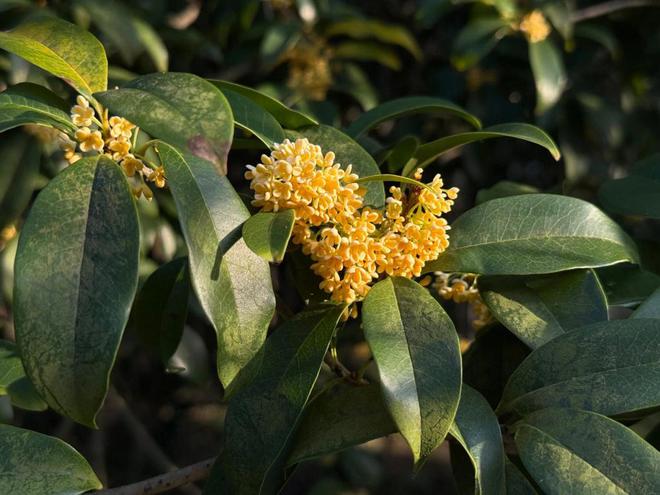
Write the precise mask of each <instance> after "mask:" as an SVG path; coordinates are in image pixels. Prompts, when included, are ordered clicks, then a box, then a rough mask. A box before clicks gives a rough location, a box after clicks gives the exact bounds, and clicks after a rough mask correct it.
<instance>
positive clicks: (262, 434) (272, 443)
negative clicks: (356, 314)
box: [204, 306, 344, 495]
mask: <svg viewBox="0 0 660 495" xmlns="http://www.w3.org/2000/svg"><path fill="white" fill-rule="evenodd" d="M343 311H344V306H322V307H319V308H317V309H308V310H305V311H303V312H302V313H300V314H298V315H297V316H296V317H294V318H293V319H291V320H289V321H287V322H286V323H284V324H283V325H282V326H281V327H279V328H278V329H277V330H275V332H274V333H273V335H272V336H271V337H270V338H269V339H268V340H267V341H266V344H265V346H264V350H263V352H262V353H260V355H259V356H258V357H257V362H254V363H251V364H250V366H251V367H253V368H255V370H254V373H253V376H254V378H253V380H252V382H251V383H250V384H249V385H248V386H246V387H244V388H242V389H241V390H240V391H239V392H238V393H237V394H236V395H235V396H234V397H233V398H232V400H231V401H230V403H229V409H228V411H227V419H226V421H225V431H226V433H225V434H226V437H225V438H226V440H225V448H224V451H223V453H222V454H221V456H220V458H219V459H218V461H217V462H216V465H215V466H214V468H213V471H212V473H211V477H210V479H209V482H208V483H207V485H206V487H205V490H204V493H206V494H209V495H213V494H216V493H225V492H226V493H231V494H232V495H242V494H245V495H248V494H249V495H255V494H264V495H266V494H275V493H277V492H278V490H279V488H280V487H281V486H282V485H283V483H284V469H285V465H286V459H287V456H288V453H289V449H290V448H291V446H292V441H293V435H294V433H295V431H296V429H297V427H298V425H299V423H300V420H301V417H302V414H303V408H304V407H305V404H306V403H307V401H308V400H309V396H310V393H311V391H312V388H313V387H314V383H315V382H316V379H317V377H318V374H319V370H320V368H321V363H322V362H323V357H324V356H325V353H326V352H327V349H328V346H329V344H330V339H331V338H332V335H333V334H334V331H335V326H336V325H337V321H338V320H339V318H340V316H341V314H342V312H343Z"/></svg>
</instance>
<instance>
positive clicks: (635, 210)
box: [598, 155, 660, 219]
mask: <svg viewBox="0 0 660 495" xmlns="http://www.w3.org/2000/svg"><path fill="white" fill-rule="evenodd" d="M598 197H599V199H600V202H601V203H602V205H603V208H605V210H607V211H611V212H613V213H619V214H622V215H639V216H643V217H649V218H656V219H658V218H660V155H653V156H651V157H649V158H647V159H645V160H643V161H642V162H640V163H639V164H638V165H637V167H635V168H634V169H633V170H632V171H631V173H630V175H629V176H628V177H624V178H623V179H615V180H610V181H607V182H605V183H604V184H603V186H602V187H601V188H600V191H599V192H598ZM623 198H625V199H623Z"/></svg>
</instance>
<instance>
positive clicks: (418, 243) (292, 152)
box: [245, 139, 458, 317]
mask: <svg viewBox="0 0 660 495" xmlns="http://www.w3.org/2000/svg"><path fill="white" fill-rule="evenodd" d="M245 177H246V179H249V180H250V181H251V182H250V187H251V188H252V190H253V191H254V193H255V194H254V200H253V201H252V204H253V205H254V206H257V207H260V208H261V210H262V211H274V212H276V211H278V210H281V209H293V210H294V212H295V223H294V227H293V234H292V241H293V242H294V243H295V244H299V245H301V246H302V251H303V253H305V254H306V255H309V256H310V257H311V259H312V260H313V262H314V263H313V264H312V265H311V268H312V270H313V271H314V273H316V274H317V275H318V276H320V277H321V278H322V282H321V284H320V288H321V289H323V290H324V291H325V292H326V293H328V294H330V299H331V300H333V301H336V302H343V303H348V304H351V303H353V302H355V301H359V300H362V299H363V298H364V297H365V296H366V294H367V292H369V289H370V288H371V284H372V283H373V282H374V281H376V280H377V279H378V278H380V277H381V276H384V275H392V276H402V277H408V278H412V277H419V276H420V275H421V273H422V269H423V267H424V264H425V263H426V262H427V261H430V260H434V259H436V258H437V257H438V256H439V255H440V253H442V252H443V251H444V250H445V249H446V248H447V246H448V245H449V236H448V234H447V231H448V230H449V225H448V224H447V220H446V219H445V218H443V217H442V215H443V214H444V213H447V212H448V211H450V210H451V207H452V205H453V204H454V201H453V200H454V199H455V198H456V196H457V194H458V189H457V188H451V189H443V182H442V179H441V178H440V176H439V175H436V176H435V178H434V179H433V181H432V182H431V183H430V184H428V185H425V186H424V187H417V188H414V189H412V190H411V191H410V192H408V193H406V192H404V191H403V190H402V189H401V188H400V187H395V186H392V187H391V188H390V196H389V197H388V198H387V201H386V206H385V207H384V208H383V209H376V208H372V207H370V206H365V204H364V194H365V190H364V189H363V188H361V187H360V185H359V184H358V183H357V181H358V179H359V177H358V175H357V174H355V173H354V172H353V170H352V167H351V165H348V166H346V167H345V168H342V167H341V165H340V164H339V163H335V154H334V153H333V152H331V151H330V152H327V153H325V154H324V153H323V152H322V150H321V147H320V146H317V145H315V144H312V143H310V142H309V141H308V140H307V139H298V140H296V141H295V142H291V141H289V140H286V141H284V142H283V143H281V144H278V145H276V146H275V148H274V150H273V151H272V153H271V154H270V155H269V156H267V155H262V157H261V163H260V164H258V165H256V166H251V165H248V171H247V172H246V174H245ZM416 178H417V179H420V178H421V170H418V172H417V174H416ZM349 311H350V315H351V316H353V317H355V316H356V315H357V308H356V306H355V305H351V307H350V310H349Z"/></svg>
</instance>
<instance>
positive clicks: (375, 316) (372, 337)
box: [362, 277, 461, 467]
mask: <svg viewBox="0 0 660 495" xmlns="http://www.w3.org/2000/svg"><path fill="white" fill-rule="evenodd" d="M362 321H363V326H364V334H365V337H366V339H367V342H368V343H369V346H370V347H371V351H372V353H373V355H374V359H375V361H376V364H377V365H378V371H379V374H380V378H381V384H382V390H383V394H384V397H385V403H386V404H387V407H388V409H389V411H390V414H391V415H392V419H393V420H394V421H395V423H396V424H397V426H398V429H399V431H400V432H401V434H402V435H403V437H404V438H405V439H406V441H407V442H408V444H409V445H410V448H411V449H412V452H413V456H414V459H415V464H416V465H417V466H418V467H419V466H420V464H421V463H423V461H424V460H425V459H426V458H427V457H428V455H429V454H430V453H431V452H432V451H433V450H434V449H435V448H436V447H437V446H438V445H440V443H441V442H442V441H443V440H444V438H445V436H446V435H447V432H448V431H449V427H450V426H451V423H452V421H453V420H454V416H455V414H456V409H457V407H458V401H459V399H460V394H461V355H460V349H459V345H458V336H457V335H456V330H455V329H454V325H453V323H452V321H451V319H450V318H449V316H447V314H446V313H445V312H444V310H443V309H442V306H440V304H439V303H438V302H437V301H436V300H435V299H434V298H433V296H431V294H430V293H429V292H428V291H427V290H426V289H424V288H423V287H422V286H421V285H419V284H417V283H416V282H413V281H412V280H409V279H406V278H401V277H389V278H386V279H385V280H383V281H381V282H378V283H377V284H376V285H374V286H373V288H372V289H371V290H370V291H369V293H368V294H367V297H366V298H365V300H364V304H363V307H362Z"/></svg>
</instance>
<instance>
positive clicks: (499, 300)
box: [479, 270, 607, 349]
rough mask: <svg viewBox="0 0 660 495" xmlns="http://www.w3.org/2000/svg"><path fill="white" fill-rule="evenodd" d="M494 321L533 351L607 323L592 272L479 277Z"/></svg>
mask: <svg viewBox="0 0 660 495" xmlns="http://www.w3.org/2000/svg"><path fill="white" fill-rule="evenodd" d="M479 291H480V293H481V296H482V298H483V300H484V302H485V303H486V305H487V306H488V308H489V309H490V311H491V313H492V314H493V316H495V318H496V319H497V320H498V321H499V322H500V323H502V324H503V325H504V326H506V327H507V328H508V329H509V330H510V331H512V332H513V333H514V334H516V336H517V337H518V338H519V339H520V340H522V341H523V342H525V343H526V344H527V345H529V346H530V347H531V348H533V349H535V348H537V347H539V346H541V345H543V344H545V343H546V342H548V341H549V340H551V339H553V338H554V337H556V336H558V335H561V334H563V333H565V332H567V331H569V330H572V329H574V328H576V327H580V326H584V325H588V324H590V323H596V322H598V321H606V320H607V300H606V298H605V293H604V292H603V289H602V287H601V285H600V282H599V281H598V278H597V277H596V275H595V274H594V272H593V271H591V270H575V271H570V272H562V273H555V274H551V275H546V276H542V277H532V278H530V277H481V278H480V279H479Z"/></svg>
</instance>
